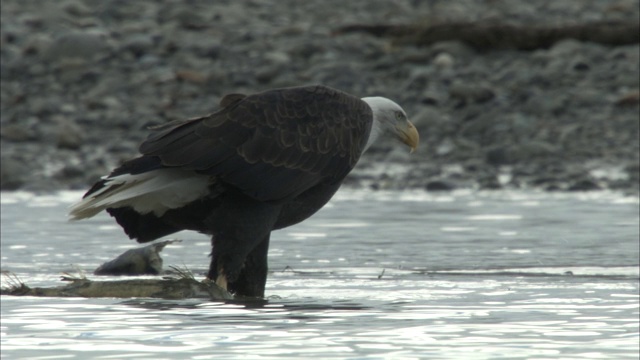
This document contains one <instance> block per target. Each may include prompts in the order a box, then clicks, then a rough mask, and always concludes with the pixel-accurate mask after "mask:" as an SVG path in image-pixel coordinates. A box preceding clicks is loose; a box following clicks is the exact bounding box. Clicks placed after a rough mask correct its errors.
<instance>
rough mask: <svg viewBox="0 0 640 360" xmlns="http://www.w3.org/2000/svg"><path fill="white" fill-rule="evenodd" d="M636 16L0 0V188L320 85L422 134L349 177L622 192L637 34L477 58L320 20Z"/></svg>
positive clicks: (531, 4) (375, 2) (96, 171)
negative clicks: (399, 118) (374, 102)
mask: <svg viewBox="0 0 640 360" xmlns="http://www.w3.org/2000/svg"><path fill="white" fill-rule="evenodd" d="M638 18H639V2H638V0H611V1H609V0H590V1H587V0H584V1H525V0H495V1H486V2H484V1H473V0H468V1H445V0H442V1H437V0H432V1H410V0H406V1H402V0H397V1H383V0H366V1H364V0H363V1H344V0H341V1H337V0H328V1H315V2H314V1H305V2H302V1H295V0H286V1H275V0H273V1H267V0H262V1H258V0H253V1H250V0H241V1H231V0H228V1H178V0H175V1H170V0H164V1H124V0H121V1H117V0H114V1H97V0H96V1H89V0H87V1H81V0H67V1H39V0H3V1H2V12H1V29H2V35H1V39H0V40H1V48H0V55H1V66H0V75H1V93H0V94H1V100H2V101H1V102H2V104H1V125H2V130H1V135H2V148H1V149H2V158H1V164H2V172H1V188H2V189H3V190H13V189H26V190H37V191H47V190H55V189H67V188H74V189H84V188H86V187H87V186H88V185H89V184H90V183H92V182H93V181H95V180H96V179H97V178H98V177H99V176H101V175H104V174H106V173H108V172H109V171H110V170H111V168H112V167H113V166H116V165H117V164H118V163H120V162H121V161H123V160H125V159H128V158H131V157H133V156H135V154H136V149H137V146H138V144H139V143H140V142H141V141H142V140H143V139H144V138H145V136H146V133H147V130H146V127H147V126H149V125H154V124H160V123H164V122H166V121H170V120H175V119H184V118H189V117H193V116H198V115H203V114H206V113H210V112H212V111H215V110H216V108H217V103H218V101H219V99H220V98H221V97H222V96H223V95H224V94H226V93H232V92H244V93H251V92H254V91H258V90H264V89H267V88H273V87H283V86H294V85H303V84H312V83H320V84H325V85H329V86H332V87H335V88H339V89H342V90H345V91H347V92H350V93H353V94H357V95H359V96H371V95H381V96H386V97H389V98H392V99H394V100H396V101H397V102H398V103H400V104H401V105H402V106H403V107H404V108H405V110H406V111H407V113H408V114H409V116H410V117H411V118H412V120H413V121H414V122H415V124H416V126H417V127H418V129H419V131H420V134H421V147H420V149H419V151H418V152H417V153H415V154H414V155H411V156H409V155H408V154H406V153H405V152H404V151H403V149H398V148H395V147H393V146H391V144H388V143H384V144H380V145H378V146H376V147H375V148H373V149H371V150H370V153H368V154H367V155H366V156H365V158H364V159H363V160H362V161H361V163H360V164H359V165H358V167H357V168H356V170H355V171H354V173H353V175H352V176H351V177H350V178H349V180H348V182H347V183H348V184H349V185H350V186H370V187H374V188H392V189H398V188H406V187H412V188H425V189H427V190H429V191H440V190H451V189H455V188H467V187H468V188H483V189H501V188H541V189H545V190H594V189H604V188H612V189H621V190H624V191H628V192H634V193H637V192H638V181H639V175H638V172H639V166H638V161H639V151H640V148H639V144H638V142H639V140H638V139H639V135H638V120H639V119H638V117H639V106H638V94H639V89H640V80H639V79H640V75H639V70H638V69H639V63H640V50H639V46H638V44H635V45H631V46H618V47H608V46H604V45H599V44H594V43H582V42H578V41H574V40H565V41H561V42H558V43H556V44H555V45H553V46H552V47H551V48H548V49H540V50H535V51H526V52H525V51H509V50H500V51H489V52H484V53H479V52H476V51H475V50H473V49H471V48H469V47H467V46H465V45H464V44H461V43H458V42H441V43H436V44H434V45H432V46H429V47H413V46H408V45H394V44H392V42H391V41H390V40H389V39H384V38H376V37H373V36H371V35H368V34H364V33H350V34H344V35H335V34H334V31H335V30H336V29H337V28H339V27H340V26H343V25H348V24H379V23H395V24H415V23H424V22H430V21H431V22H433V21H445V20H455V21H460V20H469V21H473V20H480V19H482V20H487V19H489V20H492V21H503V22H511V23H518V24H540V23H549V24H568V23H580V22H586V21H597V20H631V21H637V20H638Z"/></svg>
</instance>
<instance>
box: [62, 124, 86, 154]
mask: <svg viewBox="0 0 640 360" xmlns="http://www.w3.org/2000/svg"><path fill="white" fill-rule="evenodd" d="M56 120H57V123H58V126H57V129H56V132H57V142H56V144H57V146H58V147H59V148H61V149H70V150H77V149H79V148H80V147H81V146H82V145H83V143H84V132H83V131H82V129H81V128H80V126H78V125H77V124H76V123H75V122H74V121H73V120H71V119H69V118H66V117H57V118H56Z"/></svg>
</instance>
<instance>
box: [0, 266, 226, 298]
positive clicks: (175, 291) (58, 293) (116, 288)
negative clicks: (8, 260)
mask: <svg viewBox="0 0 640 360" xmlns="http://www.w3.org/2000/svg"><path fill="white" fill-rule="evenodd" d="M174 270H176V271H177V272H179V274H180V275H179V276H178V277H175V278H162V279H126V280H116V281H93V280H90V279H87V278H85V277H68V276H64V277H62V280H63V281H68V282H69V284H67V285H65V286H56V287H52V288H31V287H29V286H27V285H25V284H24V283H23V282H21V281H20V280H19V279H17V277H15V275H12V274H5V276H13V278H12V279H11V281H10V283H12V284H11V286H9V287H6V288H3V289H2V290H1V291H0V293H1V294H2V295H14V296H45V297H86V298H101V297H108V298H158V299H171V300H177V299H208V300H231V299H233V298H234V297H233V295H231V294H230V293H229V292H228V291H226V290H224V289H222V288H221V287H219V286H217V285H216V284H215V283H214V282H213V281H209V280H205V281H197V280H196V279H195V278H194V277H193V276H192V275H191V274H190V273H188V272H185V271H182V270H177V269H174Z"/></svg>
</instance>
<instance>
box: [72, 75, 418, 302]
mask: <svg viewBox="0 0 640 360" xmlns="http://www.w3.org/2000/svg"><path fill="white" fill-rule="evenodd" d="M220 107H221V109H220V110H219V111H217V112H215V113H213V114H210V115H207V116H204V117H200V118H195V119H190V120H183V121H175V122H170V123H167V124H164V125H161V126H158V127H155V128H154V129H153V130H155V132H153V133H152V134H151V135H150V136H149V137H148V138H147V139H146V140H145V141H144V142H143V143H142V145H141V146H140V149H139V150H140V153H141V156H139V157H137V158H134V159H132V160H129V161H126V162H124V163H123V164H122V165H121V166H120V167H118V168H116V169H115V170H113V172H111V174H109V175H108V176H105V177H103V178H102V179H101V180H100V181H98V182H97V183H96V184H95V185H93V187H91V189H89V191H88V192H87V193H86V194H85V195H84V197H83V199H82V200H81V201H80V202H78V203H77V204H75V205H73V206H72V207H71V210H70V214H69V216H70V218H71V219H72V220H78V219H84V218H89V217H92V216H94V215H96V214H97V213H99V212H100V211H102V210H106V211H107V212H108V213H109V214H110V215H111V216H113V217H114V218H115V220H116V221H117V222H118V224H119V225H120V226H121V227H122V228H123V229H124V231H125V233H126V234H127V235H128V236H129V237H130V238H131V239H135V240H137V241H138V242H141V243H144V242H148V241H152V240H155V239H157V238H159V237H162V236H165V235H169V234H172V233H174V232H177V231H180V230H185V229H187V230H194V231H199V232H201V233H204V234H208V235H211V236H212V240H211V244H212V249H213V250H212V252H211V263H210V267H209V272H208V278H209V279H211V280H212V281H215V282H216V284H218V285H219V286H220V287H222V288H224V289H227V290H228V291H230V292H232V293H234V294H236V295H240V296H251V297H263V296H264V288H265V284H266V280H267V252H268V249H269V238H270V235H271V231H273V230H277V229H282V228H285V227H288V226H291V225H294V224H297V223H299V222H301V221H303V220H305V219H307V218H308V217H310V216H311V215H313V214H314V213H315V212H316V211H318V210H319V209H320V208H322V207H323V206H324V205H325V204H326V203H327V202H328V201H329V199H331V197H332V196H333V195H334V194H335V193H336V191H337V190H338V188H339V187H340V184H341V183H342V181H343V180H344V178H345V176H347V174H348V173H349V172H350V171H351V170H352V169H353V167H354V166H355V165H356V163H357V162H358V159H359V158H360V156H361V155H362V153H364V152H365V151H366V150H367V148H369V146H371V144H373V142H374V141H376V139H378V138H380V137H381V136H385V135H391V136H393V137H394V138H396V139H398V140H399V141H401V142H403V143H405V144H407V145H409V147H410V148H411V150H412V151H413V150H414V149H415V148H416V147H417V146H418V132H417V131H416V128H415V127H414V126H413V124H412V123H411V122H409V120H408V119H407V115H406V113H405V112H404V110H402V108H401V107H400V106H399V105H398V104H396V103H395V102H393V101H391V100H389V99H386V98H383V97H365V98H362V99H360V98H358V97H355V96H352V95H349V94H347V93H344V92H342V91H339V90H335V89H332V88H329V87H326V86H302V87H291V88H283V89H273V90H268V91H264V92H260V93H256V94H253V95H248V96H245V95H240V94H232V95H227V96H225V97H223V99H222V100H221V102H220Z"/></svg>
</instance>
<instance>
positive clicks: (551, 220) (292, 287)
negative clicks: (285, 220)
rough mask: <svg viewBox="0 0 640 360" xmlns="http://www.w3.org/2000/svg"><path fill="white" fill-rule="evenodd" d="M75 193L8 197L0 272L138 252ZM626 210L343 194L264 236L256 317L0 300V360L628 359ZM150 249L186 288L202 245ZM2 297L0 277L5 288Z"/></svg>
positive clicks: (82, 268) (634, 287)
mask: <svg viewBox="0 0 640 360" xmlns="http://www.w3.org/2000/svg"><path fill="white" fill-rule="evenodd" d="M80 196H81V193H78V192H61V193H57V194H52V195H46V196H43V195H33V194H29V193H19V192H16V193H3V194H2V270H4V271H11V272H13V273H15V274H16V275H17V276H18V277H19V278H20V280H22V281H23V282H25V283H26V284H27V285H29V286H31V287H35V286H58V285H62V284H61V283H60V281H59V278H60V275H61V274H62V273H64V272H67V273H72V274H79V273H83V272H85V273H86V274H88V275H87V276H88V277H89V278H93V275H91V272H92V271H93V270H94V269H95V268H96V267H97V266H98V265H100V264H101V263H103V262H105V261H107V260H110V259H112V258H114V257H116V256H117V255H119V254H120V253H122V252H124V251H125V250H126V249H129V248H134V247H136V246H138V245H136V244H135V243H134V242H133V241H130V240H128V239H127V238H126V237H125V235H124V234H123V232H122V231H121V230H120V228H119V227H118V226H117V225H116V224H115V222H114V221H113V220H112V219H111V218H109V217H108V216H107V215H100V216H98V217H96V218H94V219H91V220H87V221H82V222H74V223H68V222H67V221H66V211H67V207H68V206H69V204H70V203H71V202H72V201H75V200H77V199H79V197H80ZM638 210H639V207H638V198H637V197H624V196H622V195H620V194H616V193H602V192H593V193H574V194H566V193H556V194H550V193H536V192H487V193H482V192H480V193H479V192H464V191H461V192H453V193H442V194H431V193H425V192H371V191H353V190H344V191H341V192H339V193H338V195H336V197H335V198H334V200H332V202H331V203H330V204H329V205H328V206H327V207H325V208H324V209H323V210H321V211H320V212H319V213H318V214H317V215H316V216H314V217H312V218H311V219H309V220H307V221H306V222H303V223H302V224H300V225H297V226H295V227H291V228H288V229H284V230H281V231H278V232H276V233H274V235H273V236H272V244H271V250H270V258H269V261H270V270H271V273H270V274H269V280H268V283H267V296H268V299H267V300H266V301H264V302H252V303H234V302H226V303H225V302H214V301H205V300H180V301H168V300H154V299H140V298H137V299H111V298H107V299H105V298H102V299H84V298H37V297H13V296H2V303H1V305H2V312H1V314H2V326H1V335H2V339H1V342H0V345H1V349H2V358H3V359H26V358H28V359H72V358H77V359H87V358H95V359H124V358H127V359H183V358H191V359H222V358H224V359H280V358H319V359H323V358H325V359H329V358H330V359H414V358H415V359H624V358H630V359H637V358H638V356H639V352H640V351H639V346H640V345H639V341H640V335H639V330H640V329H639V326H640V325H639V305H640V298H639V283H638V281H639V274H638V265H639V230H638V227H639V215H638ZM171 238H179V239H183V240H184V241H183V242H182V243H179V244H174V245H169V246H168V247H167V248H165V249H164V251H163V252H162V257H163V259H164V264H165V268H166V267H167V266H171V265H174V266H178V267H187V268H189V269H190V270H192V271H193V272H194V273H196V274H197V275H199V274H203V273H204V272H205V271H206V268H207V266H208V257H207V255H208V253H209V252H210V247H209V239H208V238H207V237H205V236H203V235H200V234H197V233H190V232H182V233H178V234H175V235H174V236H172V237H171ZM7 283H8V279H7V276H3V286H6V285H7Z"/></svg>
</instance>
